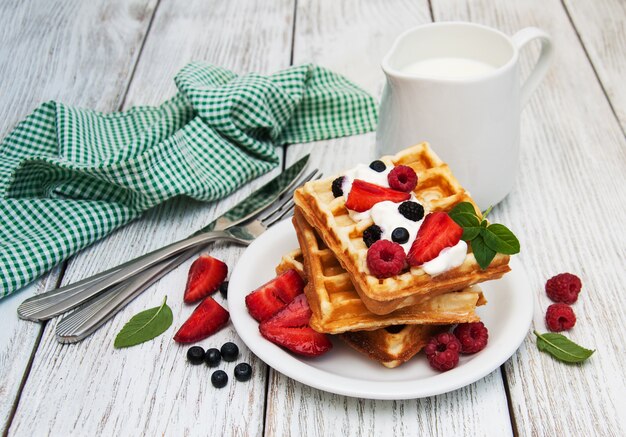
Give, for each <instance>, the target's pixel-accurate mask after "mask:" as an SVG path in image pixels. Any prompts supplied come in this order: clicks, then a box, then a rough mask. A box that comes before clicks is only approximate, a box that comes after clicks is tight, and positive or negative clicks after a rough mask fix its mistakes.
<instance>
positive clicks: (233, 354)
mask: <svg viewBox="0 0 626 437" xmlns="http://www.w3.org/2000/svg"><path fill="white" fill-rule="evenodd" d="M220 352H221V353H222V358H223V359H224V361H235V360H236V359H237V357H238V356H239V348H238V347H237V345H236V344H235V343H232V342H230V341H229V342H227V343H224V344H223V345H222V348H221V349H220Z"/></svg>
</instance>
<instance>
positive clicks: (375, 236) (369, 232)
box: [363, 225, 383, 247]
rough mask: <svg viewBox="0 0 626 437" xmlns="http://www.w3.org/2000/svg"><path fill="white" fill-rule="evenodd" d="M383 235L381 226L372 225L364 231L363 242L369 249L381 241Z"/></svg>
mask: <svg viewBox="0 0 626 437" xmlns="http://www.w3.org/2000/svg"><path fill="white" fill-rule="evenodd" d="M382 233H383V231H382V230H381V229H380V226H377V225H372V226H370V227H369V228H367V229H366V230H364V231H363V242H364V243H365V245H366V246H367V247H370V246H371V245H372V244H374V243H376V242H377V241H378V240H380V236H381V235H382Z"/></svg>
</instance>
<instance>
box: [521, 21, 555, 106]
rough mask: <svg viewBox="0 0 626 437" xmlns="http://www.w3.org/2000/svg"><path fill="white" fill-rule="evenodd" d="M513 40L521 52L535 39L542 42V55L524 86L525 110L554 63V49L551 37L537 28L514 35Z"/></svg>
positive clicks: (522, 93) (527, 28)
mask: <svg viewBox="0 0 626 437" xmlns="http://www.w3.org/2000/svg"><path fill="white" fill-rule="evenodd" d="M511 39H512V40H513V44H515V46H516V47H517V49H518V50H519V51H521V50H522V48H524V46H526V44H528V43H529V42H531V41H532V40H534V39H539V40H540V41H541V53H540V54H539V58H538V59H537V63H536V64H535V66H534V68H533V70H532V71H531V72H530V74H529V75H528V78H527V79H526V82H524V85H522V92H521V104H522V108H523V107H524V106H526V103H528V100H529V99H530V96H531V95H532V93H533V92H534V91H535V89H536V88H537V86H538V85H539V83H540V82H541V79H543V77H544V76H545V75H546V73H547V71H548V67H549V66H550V64H551V63H552V59H553V57H554V48H553V45H552V38H550V35H548V34H547V33H545V32H544V31H543V30H541V29H537V28H536V27H526V28H525V29H522V30H520V31H519V32H517V33H516V34H515V35H513V37H512V38H511Z"/></svg>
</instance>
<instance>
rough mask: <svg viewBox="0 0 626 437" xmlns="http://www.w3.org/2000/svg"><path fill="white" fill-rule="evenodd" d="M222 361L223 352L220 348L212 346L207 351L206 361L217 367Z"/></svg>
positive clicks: (209, 364)
mask: <svg viewBox="0 0 626 437" xmlns="http://www.w3.org/2000/svg"><path fill="white" fill-rule="evenodd" d="M220 361H222V354H221V353H220V351H219V350H218V349H215V348H214V347H212V348H211V349H208V350H207V351H206V352H205V354H204V362H205V363H207V365H208V366H209V367H217V365H218V364H219V363H220Z"/></svg>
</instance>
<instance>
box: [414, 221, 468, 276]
mask: <svg viewBox="0 0 626 437" xmlns="http://www.w3.org/2000/svg"><path fill="white" fill-rule="evenodd" d="M461 235H463V228H461V227H460V226H459V225H457V224H456V223H455V222H454V220H452V219H451V218H450V216H449V215H448V214H446V213H445V212H431V213H430V214H428V215H427V216H426V218H424V222H423V223H422V226H420V228H419V231H417V237H416V238H415V241H414V242H413V245H412V246H411V250H409V254H408V255H407V258H408V261H409V264H411V265H412V266H419V265H422V264H424V263H425V262H427V261H430V260H432V259H434V258H437V256H438V255H439V252H441V251H442V250H443V249H445V248H446V247H452V246H454V245H455V244H457V243H458V242H459V241H460V240H461Z"/></svg>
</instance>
